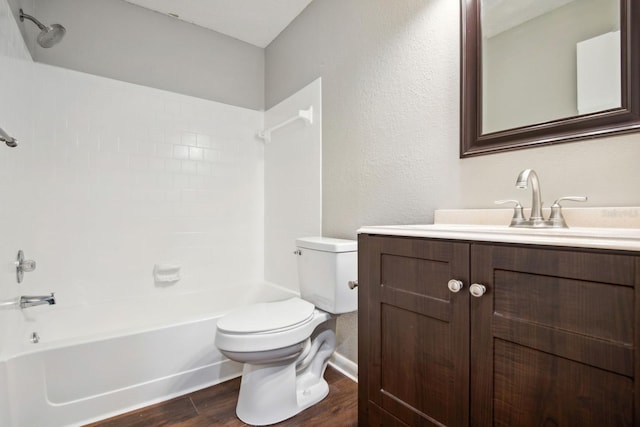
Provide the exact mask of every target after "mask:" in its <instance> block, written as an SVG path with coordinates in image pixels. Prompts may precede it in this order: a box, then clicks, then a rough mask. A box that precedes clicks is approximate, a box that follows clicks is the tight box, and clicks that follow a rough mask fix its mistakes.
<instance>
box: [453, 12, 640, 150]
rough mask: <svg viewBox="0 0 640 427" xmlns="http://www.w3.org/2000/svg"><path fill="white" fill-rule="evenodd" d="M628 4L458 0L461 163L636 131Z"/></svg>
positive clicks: (637, 102)
mask: <svg viewBox="0 0 640 427" xmlns="http://www.w3.org/2000/svg"><path fill="white" fill-rule="evenodd" d="M637 4H638V2H636V1H633V0H517V1H516V0H461V5H462V22H461V23H462V57H461V62H462V81H461V84H462V87H461V89H462V90H461V151H460V156H461V157H468V156H474V155H480V154H489V153H493V152H497V151H504V150H514V149H520V148H526V147H531V146H539V145H544V144H555V143H559V142H568V141H575V140H580V139H586V138H596V137H600V136H606V135H610V134H614V133H621V132H635V131H640V89H639V88H640V84H639V82H638V81H637V80H638V79H637V78H635V79H633V78H631V76H638V73H639V72H640V67H639V64H638V62H639V58H640V55H639V54H638V48H639V47H640V43H639V40H640V37H639V34H640V28H639V27H640V25H638V24H637V22H638V18H639V13H640V7H639V6H638V5H637Z"/></svg>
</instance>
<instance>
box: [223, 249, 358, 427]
mask: <svg viewBox="0 0 640 427" xmlns="http://www.w3.org/2000/svg"><path fill="white" fill-rule="evenodd" d="M357 245H358V243H357V242H356V241H354V240H343V239H333V238H328V237H307V238H300V239H296V246H297V251H296V252H295V254H296V255H297V259H298V281H299V285H300V298H297V297H295V298H290V299H287V300H284V301H276V302H268V303H260V304H253V305H250V306H247V307H243V308H241V309H239V310H236V311H233V312H231V313H229V314H227V315H225V316H223V317H222V318H220V320H218V325H217V330H216V340H215V342H216V346H217V347H218V349H219V350H220V352H221V353H222V354H224V355H225V356H226V357H228V358H229V359H231V360H235V361H237V362H240V363H244V368H243V371H242V381H241V385H240V394H239V396H238V404H237V407H236V414H237V415H238V418H240V419H241V420H242V421H244V422H245V423H247V424H251V425H268V424H274V423H277V422H280V421H283V420H285V419H287V418H290V417H292V416H294V415H296V414H297V413H299V412H301V411H303V410H304V409H306V408H308V407H310V406H312V405H314V404H316V403H318V402H319V401H321V400H322V399H324V398H325V397H326V396H327V394H329V386H328V385H327V382H326V381H325V379H324V378H323V377H324V371H325V368H326V367H327V362H328V361H329V357H330V356H331V354H332V353H333V351H334V350H335V347H336V337H335V332H334V331H333V329H332V327H331V326H332V324H333V322H330V321H331V320H332V319H334V318H335V316H334V315H336V314H341V313H347V312H351V311H355V310H357V309H358V293H357V290H356V289H351V288H350V287H349V281H355V280H356V278H357V273H358V267H357V266H358V252H357V251H358V246H357Z"/></svg>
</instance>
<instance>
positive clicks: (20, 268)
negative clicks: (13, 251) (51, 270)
mask: <svg viewBox="0 0 640 427" xmlns="http://www.w3.org/2000/svg"><path fill="white" fill-rule="evenodd" d="M35 269H36V262H35V261H34V260H32V259H24V252H22V250H19V251H18V257H17V258H16V280H17V281H18V283H22V279H23V278H24V273H29V272H31V271H33V270H35Z"/></svg>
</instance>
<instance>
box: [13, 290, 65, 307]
mask: <svg viewBox="0 0 640 427" xmlns="http://www.w3.org/2000/svg"><path fill="white" fill-rule="evenodd" d="M55 303H56V298H55V296H54V295H53V292H51V295H45V296H21V297H20V308H28V307H35V306H36V305H43V304H49V305H53V304H55Z"/></svg>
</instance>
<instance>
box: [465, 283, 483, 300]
mask: <svg viewBox="0 0 640 427" xmlns="http://www.w3.org/2000/svg"><path fill="white" fill-rule="evenodd" d="M469 292H470V293H471V295H473V296H474V297H476V298H480V297H481V296H482V295H484V293H485V292H487V288H485V287H484V285H480V284H478V283H474V284H473V285H471V286H470V287H469Z"/></svg>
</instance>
